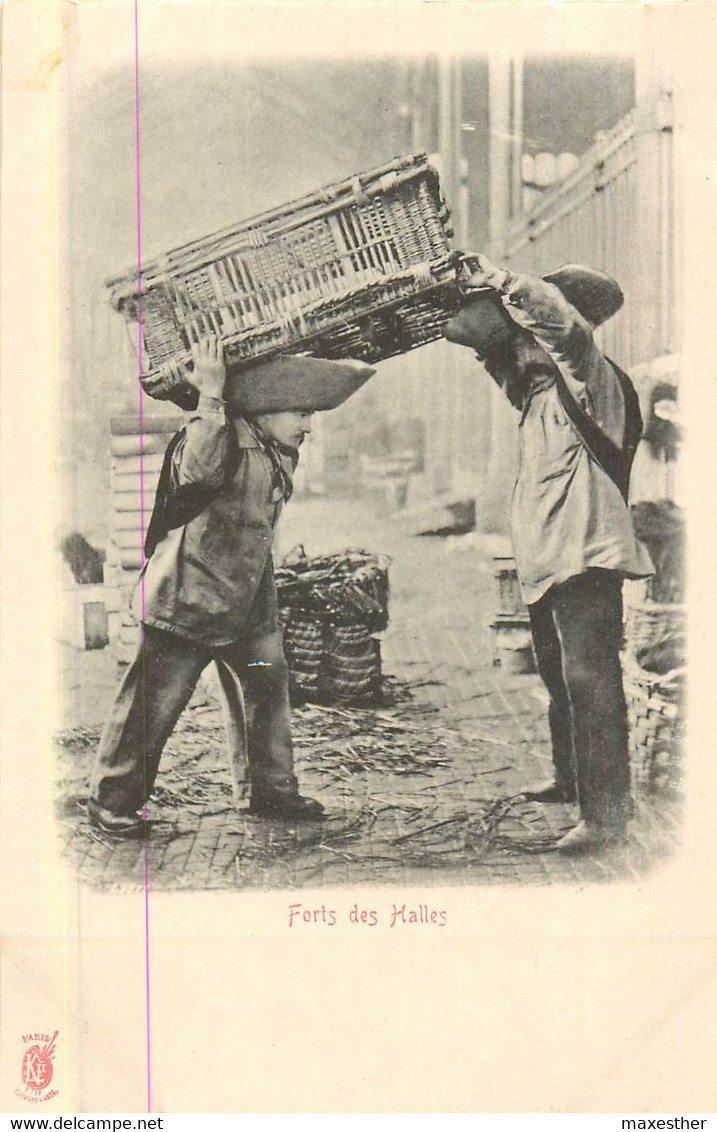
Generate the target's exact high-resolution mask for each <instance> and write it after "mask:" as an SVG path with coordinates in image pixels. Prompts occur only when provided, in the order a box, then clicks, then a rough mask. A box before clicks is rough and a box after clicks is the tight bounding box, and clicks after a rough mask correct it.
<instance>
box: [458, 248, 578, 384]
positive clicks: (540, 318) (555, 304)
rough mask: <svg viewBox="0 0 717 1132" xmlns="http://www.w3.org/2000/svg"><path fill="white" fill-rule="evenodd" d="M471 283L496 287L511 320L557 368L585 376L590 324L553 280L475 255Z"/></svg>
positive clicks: (477, 285) (574, 375)
mask: <svg viewBox="0 0 717 1132" xmlns="http://www.w3.org/2000/svg"><path fill="white" fill-rule="evenodd" d="M471 284H472V285H473V286H475V287H491V288H492V289H493V290H494V291H496V292H497V293H498V295H499V296H500V299H501V302H502V304H503V306H504V308H505V311H506V313H507V314H508V315H510V317H511V318H512V320H513V322H515V323H516V325H517V326H519V327H521V329H523V330H527V331H529V332H530V333H531V334H532V335H533V337H534V338H535V339H536V341H537V342H538V343H539V345H540V346H542V347H543V349H544V350H545V351H546V353H548V354H549V355H550V357H551V358H552V359H553V361H554V362H555V363H556V364H557V365H559V366H560V369H561V371H562V372H563V373H564V374H565V371H566V370H567V371H568V376H571V377H574V378H576V379H577V380H578V381H584V380H585V377H586V376H587V375H586V372H585V368H584V363H585V361H586V359H587V355H588V354H589V353H590V352H591V350H592V349H597V347H596V346H595V344H594V340H593V333H592V328H591V326H590V324H589V322H587V321H586V319H584V318H583V316H582V315H581V314H580V312H579V311H577V310H576V309H575V307H574V306H572V304H571V303H569V302H568V300H567V299H566V298H565V296H564V295H563V293H562V292H561V291H560V290H559V289H558V288H557V287H556V286H555V285H554V284H553V283H546V282H545V280H544V279H539V278H537V277H536V276H532V275H522V274H516V273H514V272H512V271H506V270H505V269H504V268H500V267H496V266H495V265H494V264H493V263H491V261H490V260H489V259H488V257H487V256H484V255H479V256H478V272H477V273H476V274H475V275H473V276H472V277H471Z"/></svg>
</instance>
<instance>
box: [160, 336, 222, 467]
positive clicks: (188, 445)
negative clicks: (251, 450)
mask: <svg viewBox="0 0 717 1132" xmlns="http://www.w3.org/2000/svg"><path fill="white" fill-rule="evenodd" d="M192 359H193V361H194V369H193V371H192V373H191V374H187V381H188V383H189V384H190V385H193V386H194V388H195V389H197V390H198V391H199V403H198V405H197V408H196V409H195V410H194V412H193V413H191V414H189V416H188V418H187V423H186V425H185V430H184V431H185V435H184V438H183V439H182V441H181V442H180V443H179V444H178V445H177V449H176V451H175V453H174V459H173V462H172V472H173V480H174V483H175V486H180V487H181V486H183V485H185V484H190V483H202V484H207V485H208V486H217V487H219V486H221V484H222V483H223V482H224V478H225V475H226V466H227V457H228V453H229V429H230V428H231V424H230V422H229V420H228V418H227V414H226V404H225V402H224V399H223V396H224V384H225V381H226V366H225V364H224V349H223V346H222V342H221V340H220V339H218V338H216V337H215V336H213V335H211V336H209V337H207V338H204V339H202V341H201V342H199V343H198V344H197V345H194V346H192Z"/></svg>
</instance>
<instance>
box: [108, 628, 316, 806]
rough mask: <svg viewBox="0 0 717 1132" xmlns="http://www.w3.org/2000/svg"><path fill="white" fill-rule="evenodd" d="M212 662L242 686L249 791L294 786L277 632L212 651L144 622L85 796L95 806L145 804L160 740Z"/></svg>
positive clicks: (283, 669)
mask: <svg viewBox="0 0 717 1132" xmlns="http://www.w3.org/2000/svg"><path fill="white" fill-rule="evenodd" d="M215 659H217V660H220V661H223V662H224V664H225V665H227V666H228V667H229V668H231V669H232V671H233V672H234V673H236V675H237V677H238V679H239V681H240V684H241V689H242V692H243V697H244V705H245V714H246V736H247V755H248V760H249V777H250V780H251V786H252V790H257V789H259V790H261V789H262V788H267V789H270V790H279V791H282V792H284V791H286V792H287V793H293V792H295V791H296V788H297V784H296V779H295V778H294V769H293V768H294V760H293V753H292V746H291V709H290V706H289V680H288V668H287V664H286V659H285V657H284V648H283V642H282V637H281V632H280V630H278V629H274V628H272V629H271V630H259V631H257V632H253V633H251V634H247V639H246V640H245V641H242V642H240V643H237V644H233V645H230V646H228V647H225V648H216V649H211V648H205V647H202V646H201V645H198V644H194V643H193V642H191V641H189V640H187V639H184V638H181V637H179V636H177V635H175V634H173V633H165V632H163V631H162V630H161V629H152V628H150V627H149V626H144V627H143V630H142V640H141V642H140V647H139V650H138V653H137V656H136V657H135V659H134V661H133V662H132V664H131V665H130V667H129V668H128V670H127V672H126V673H125V676H124V679H123V680H122V683H121V684H120V687H119V689H118V691H117V695H116V697H115V701H114V704H113V706H112V709H111V711H110V715H109V719H108V720H107V723H106V725H105V729H104V732H103V734H102V738H101V740H100V745H99V748H98V751H97V758H96V762H95V768H94V772H93V775H92V780H91V784H90V794H91V797H93V798H94V799H95V800H96V801H97V802H98V803H99V805H100V806H104V807H105V808H106V809H108V810H113V811H114V812H115V813H132V812H134V811H135V810H137V809H139V808H140V807H141V806H142V805H143V804H144V803H145V802H146V800H147V798H148V797H149V795H150V794H151V792H152V788H153V786H154V780H155V778H156V776H157V771H158V769H159V761H160V757H161V754H162V750H163V748H164V745H165V743H166V742H167V739H168V738H169V736H170V734H171V732H172V730H173V728H174V725H175V724H176V722H177V720H178V719H179V716H180V715H181V713H182V711H183V709H184V708H185V707H186V705H187V703H188V702H189V699H190V697H191V695H192V692H193V691H194V688H195V686H196V684H197V681H198V680H199V677H200V675H201V674H202V672H203V671H204V669H205V668H206V666H207V665H208V664H209V663H210V662H211V661H212V660H215ZM220 676H221V672H220ZM243 723H244V721H242V726H243Z"/></svg>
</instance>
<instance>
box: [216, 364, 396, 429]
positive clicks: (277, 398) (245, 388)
mask: <svg viewBox="0 0 717 1132" xmlns="http://www.w3.org/2000/svg"><path fill="white" fill-rule="evenodd" d="M375 372H376V371H375V369H373V367H372V366H369V365H367V364H366V363H365V362H360V361H356V360H354V359H352V358H344V359H341V360H338V361H333V360H329V359H326V358H306V357H298V356H296V355H292V354H285V355H282V356H281V357H279V358H272V359H271V360H270V361H266V362H259V363H258V364H257V365H253V366H250V367H249V368H248V369H244V370H241V371H239V372H237V371H234V372H231V371H230V373H229V375H228V377H227V381H226V385H225V389H224V398H225V400H226V402H227V405H228V406H229V408H230V410H231V411H232V412H234V413H250V414H252V413H283V412H296V413H320V412H324V411H326V410H327V409H335V408H336V407H337V406H338V405H341V404H343V402H344V401H347V400H348V398H349V397H351V396H352V395H353V394H354V393H355V392H356V390H357V389H360V388H361V386H362V385H363V384H364V383H365V382H366V381H368V379H369V378H370V377H371V376H372V375H373V374H374V373H375Z"/></svg>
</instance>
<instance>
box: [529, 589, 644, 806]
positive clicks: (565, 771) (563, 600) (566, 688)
mask: <svg viewBox="0 0 717 1132" xmlns="http://www.w3.org/2000/svg"><path fill="white" fill-rule="evenodd" d="M528 608H529V612H530V625H531V629H532V634H533V644H534V647H535V658H536V662H537V665H538V671H539V673H540V675H541V677H542V679H543V682H544V684H545V686H546V688H547V689H548V693H549V695H550V709H549V717H550V733H551V738H552V744H553V762H554V765H555V779H556V782H557V783H558V785H560V786H561V787H563V789H564V790H565V791H566V792H568V793H574V794H576V795H577V800H578V801H579V803H580V813H581V817H582V818H584V819H585V820H586V821H589V822H594V823H596V824H599V825H603V826H611V827H622V826H624V823H625V821H626V819H627V814H628V810H629V804H630V802H629V790H630V774H629V763H628V746H627V742H628V730H627V709H626V706H625V694H624V691H623V685H622V667H621V664H620V647H621V642H622V577H621V576H620V575H619V574H615V573H614V572H612V571H609V570H588V571H587V572H586V573H584V574H579V575H577V576H576V577H574V578H569V579H568V581H567V582H563V583H561V584H560V585H555V586H552V587H551V589H550V590H549V591H548V593H547V594H545V596H544V597H542V598H541V599H540V601H537V602H536V603H535V604H534V605H531V606H529V607H528Z"/></svg>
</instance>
